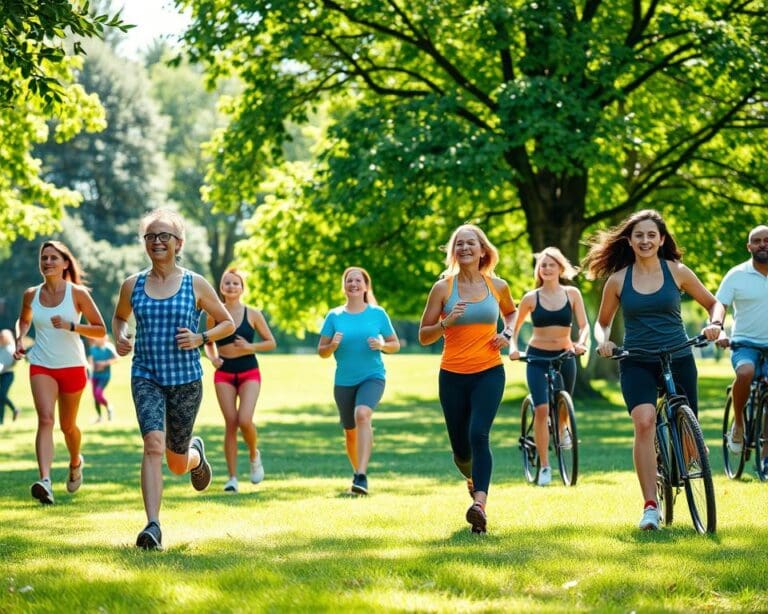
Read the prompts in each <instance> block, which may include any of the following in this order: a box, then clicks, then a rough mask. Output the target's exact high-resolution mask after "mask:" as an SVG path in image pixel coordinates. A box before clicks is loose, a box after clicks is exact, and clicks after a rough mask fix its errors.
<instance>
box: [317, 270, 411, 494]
mask: <svg viewBox="0 0 768 614" xmlns="http://www.w3.org/2000/svg"><path fill="white" fill-rule="evenodd" d="M341 288H342V290H343V292H344V294H345V295H346V297H347V300H346V302H345V303H344V304H343V305H340V306H339V307H336V308H335V309H333V310H331V312H330V313H329V314H328V315H327V316H326V317H325V322H324V323H323V328H322V330H321V331H320V341H319V343H318V345H317V353H318V354H320V356H321V357H322V358H328V357H329V356H330V355H331V354H333V357H334V358H335V359H336V375H335V378H334V387H333V396H334V399H335V400H336V406H337V407H338V409H339V418H340V419H341V425H342V427H343V428H344V437H345V443H346V450H347V457H348V458H349V462H350V464H351V465H352V472H353V476H352V488H351V490H352V492H353V493H356V494H359V495H367V494H368V462H369V461H370V459H371V451H372V449H373V429H372V428H371V420H372V418H373V411H374V410H375V409H376V406H377V405H378V404H379V401H380V400H381V397H382V396H383V394H384V383H385V376H386V371H385V369H384V361H383V360H382V359H381V354H382V352H383V353H385V354H394V353H395V352H397V351H398V350H399V349H400V341H399V339H398V338H397V334H396V333H395V329H394V328H393V327H392V322H391V321H390V319H389V316H388V315H387V312H386V311H384V309H383V308H382V307H379V306H378V305H377V304H376V298H375V297H374V295H373V286H372V284H371V276H370V275H369V274H368V271H366V270H365V269H363V268H362V267H349V268H347V269H346V270H345V271H344V273H343V274H342V276H341Z"/></svg>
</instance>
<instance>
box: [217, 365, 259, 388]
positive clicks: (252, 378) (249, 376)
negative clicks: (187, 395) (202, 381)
mask: <svg viewBox="0 0 768 614" xmlns="http://www.w3.org/2000/svg"><path fill="white" fill-rule="evenodd" d="M243 382H259V383H261V371H259V369H258V367H257V368H256V369H248V370H247V371H241V372H240V373H227V372H226V371H220V370H219V369H216V371H215V372H214V374H213V383H214V384H229V385H230V386H234V387H235V388H240V384H242V383H243Z"/></svg>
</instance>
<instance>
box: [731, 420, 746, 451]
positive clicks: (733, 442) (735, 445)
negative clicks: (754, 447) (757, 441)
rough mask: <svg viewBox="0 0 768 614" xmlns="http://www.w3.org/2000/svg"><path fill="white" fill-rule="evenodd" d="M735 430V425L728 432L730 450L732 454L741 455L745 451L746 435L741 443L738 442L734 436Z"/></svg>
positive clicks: (742, 437)
mask: <svg viewBox="0 0 768 614" xmlns="http://www.w3.org/2000/svg"><path fill="white" fill-rule="evenodd" d="M735 430H736V425H735V424H734V425H733V426H732V427H731V430H730V431H728V449H729V450H730V451H731V454H741V451H742V450H743V449H744V435H743V434H742V436H741V441H736V439H735V438H734V436H733V432H734V431H735Z"/></svg>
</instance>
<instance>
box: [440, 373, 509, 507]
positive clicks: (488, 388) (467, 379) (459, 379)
mask: <svg viewBox="0 0 768 614" xmlns="http://www.w3.org/2000/svg"><path fill="white" fill-rule="evenodd" d="M439 382H440V404H441V405H442V406H443V415H444V416H445V426H446V427H447V429H448V438H449V439H450V440H451V449H452V450H453V456H454V460H455V461H456V462H457V464H458V463H462V464H464V463H467V462H469V461H470V460H471V461H472V482H473V483H474V488H475V490H477V491H481V492H485V493H487V492H488V487H489V486H490V483H491V472H492V471H493V455H492V454H491V441H490V433H491V426H493V420H494V418H496V412H497V411H498V410H499V404H500V403H501V399H502V396H503V395H504V382H505V376H504V367H503V366H501V365H498V366H496V367H491V368H490V369H487V370H485V371H480V372H479V373H466V374H465V373H452V372H450V371H446V370H444V369H440V378H439Z"/></svg>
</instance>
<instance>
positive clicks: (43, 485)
mask: <svg viewBox="0 0 768 614" xmlns="http://www.w3.org/2000/svg"><path fill="white" fill-rule="evenodd" d="M30 490H31V492H32V496H33V497H34V498H35V499H37V500H38V501H40V503H42V504H44V505H53V488H51V480H50V479H48V478H46V479H44V480H38V481H37V482H35V483H34V484H32V488H31V489H30Z"/></svg>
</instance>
